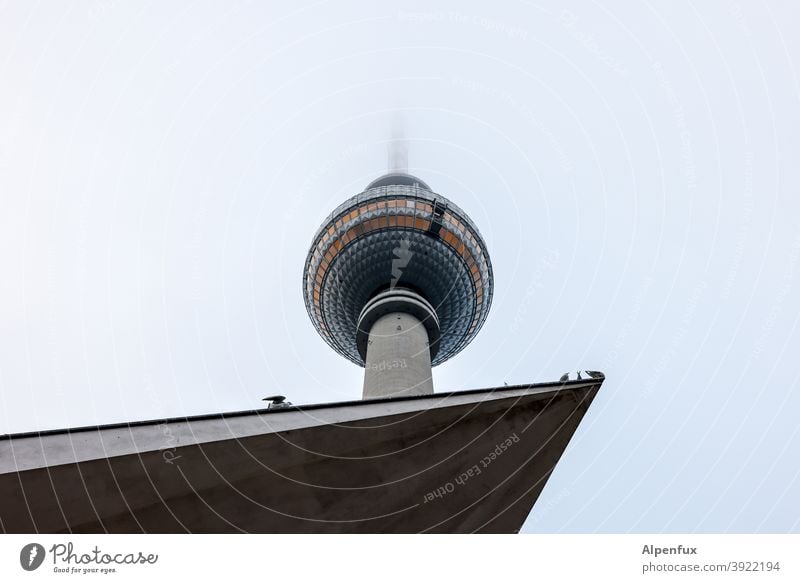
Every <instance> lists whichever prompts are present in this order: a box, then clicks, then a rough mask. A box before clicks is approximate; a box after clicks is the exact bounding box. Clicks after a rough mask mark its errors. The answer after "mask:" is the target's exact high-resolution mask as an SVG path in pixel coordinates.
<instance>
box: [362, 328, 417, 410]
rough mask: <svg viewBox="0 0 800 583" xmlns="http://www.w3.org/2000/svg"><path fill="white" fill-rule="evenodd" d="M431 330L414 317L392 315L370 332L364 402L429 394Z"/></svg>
mask: <svg viewBox="0 0 800 583" xmlns="http://www.w3.org/2000/svg"><path fill="white" fill-rule="evenodd" d="M432 393H433V380H432V378H431V353H430V346H429V339H428V331H427V330H426V329H425V326H424V325H423V324H422V322H421V321H420V320H419V318H417V317H416V316H414V315H413V314H407V313H404V312H389V313H388V314H385V315H384V316H381V317H380V318H378V319H377V320H376V321H375V323H374V324H373V325H372V328H370V331H369V340H368V345H367V358H366V363H365V364H364V394H363V398H364V399H376V398H380V397H400V396H408V395H430V394H432Z"/></svg>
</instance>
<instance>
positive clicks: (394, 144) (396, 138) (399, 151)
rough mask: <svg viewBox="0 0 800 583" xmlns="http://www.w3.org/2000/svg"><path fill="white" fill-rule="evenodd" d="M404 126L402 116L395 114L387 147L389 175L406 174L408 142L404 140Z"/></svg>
mask: <svg viewBox="0 0 800 583" xmlns="http://www.w3.org/2000/svg"><path fill="white" fill-rule="evenodd" d="M404 126H405V124H404V123H403V116H402V115H401V114H399V113H395V115H394V118H393V119H392V137H391V139H390V140H389V147H388V150H389V173H390V174H397V173H401V174H408V140H406V139H405V132H404V131H403V130H404Z"/></svg>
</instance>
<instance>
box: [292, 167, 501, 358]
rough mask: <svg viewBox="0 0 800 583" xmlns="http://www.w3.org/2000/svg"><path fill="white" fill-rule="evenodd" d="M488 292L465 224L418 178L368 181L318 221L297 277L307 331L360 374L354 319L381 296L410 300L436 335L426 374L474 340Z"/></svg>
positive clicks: (482, 258) (477, 248)
mask: <svg viewBox="0 0 800 583" xmlns="http://www.w3.org/2000/svg"><path fill="white" fill-rule="evenodd" d="M492 287H493V276H492V264H491V261H490V259H489V253H488V251H487V249H486V243H485V242H484V240H483V238H482V237H481V235H480V233H479V232H478V228H477V227H476V226H475V224H474V223H473V222H472V221H471V220H470V218H469V217H468V216H467V214H466V213H465V212H464V211H462V210H461V209H460V208H458V206H456V205H455V204H453V203H452V202H451V201H449V200H448V199H447V198H445V197H444V196H442V195H441V194H437V193H434V192H433V191H432V190H431V189H430V187H429V186H428V185H427V184H425V183H424V182H423V181H422V180H420V179H419V178H416V177H414V176H412V175H410V174H404V173H392V174H387V175H384V176H382V177H380V178H378V179H377V180H374V181H373V182H371V183H370V184H369V185H367V188H366V189H365V190H364V192H361V193H359V194H357V195H355V196H353V197H351V198H349V199H348V200H346V201H345V202H344V203H342V204H341V205H339V206H338V207H337V208H336V209H335V210H334V211H333V212H332V213H331V214H330V215H329V216H328V218H327V219H325V221H324V222H323V223H322V226H320V228H319V230H318V231H317V233H316V234H315V235H314V239H313V241H312V243H311V248H310V250H309V252H308V257H307V258H306V264H305V271H304V275H303V298H304V300H305V305H306V309H307V310H308V315H309V316H310V318H311V321H312V322H313V324H314V327H315V328H316V329H317V331H318V332H319V333H320V335H321V336H322V337H323V338H324V339H325V341H326V342H327V343H328V344H330V345H331V347H333V349H334V350H336V351H337V352H338V353H339V354H341V355H342V356H344V357H345V358H347V359H349V360H351V361H352V362H354V363H356V364H358V365H360V366H364V365H365V346H364V343H365V342H366V335H365V334H364V333H365V332H366V333H368V332H369V330H361V331H359V319H360V318H361V317H362V316H363V314H362V312H363V311H365V307H367V305H368V304H369V307H368V310H372V309H373V307H374V306H375V305H376V303H378V304H379V303H380V301H381V300H382V298H384V297H385V296H386V295H387V294H386V292H387V291H390V290H397V292H398V294H402V293H407V292H406V291H405V290H407V291H408V292H411V294H412V295H413V296H414V297H415V298H417V300H415V301H416V302H417V304H419V310H420V313H423V312H424V313H426V314H429V316H428V317H422V316H420V321H422V323H423V324H425V326H426V328H429V329H430V330H433V331H434V332H437V334H435V335H434V336H430V353H431V354H430V357H431V365H433V366H435V365H437V364H441V363H442V362H444V361H445V360H447V359H448V358H450V357H452V356H454V355H455V354H457V353H458V352H459V351H461V349H463V348H464V347H465V346H466V345H467V344H469V343H470V342H471V341H472V339H473V338H474V337H475V334H477V333H478V330H479V329H480V327H481V326H482V325H483V322H484V320H485V319H486V316H487V314H488V313H489V307H490V306H491V303H492ZM398 294H390V295H393V296H396V295H398ZM379 296H380V297H379ZM420 296H421V297H420ZM430 308H433V312H434V313H432V314H431V313H430V310H429V309H430ZM433 320H438V322H433ZM362 327H363V323H362Z"/></svg>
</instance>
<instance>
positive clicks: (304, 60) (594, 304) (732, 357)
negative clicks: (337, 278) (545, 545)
mask: <svg viewBox="0 0 800 583" xmlns="http://www.w3.org/2000/svg"><path fill="white" fill-rule="evenodd" d="M378 4H379V3H371V2H338V3H335V4H334V3H331V2H317V3H308V2H285V3H281V4H277V3H273V4H271V5H264V6H262V5H261V3H256V2H253V3H250V2H238V3H237V2H217V3H205V4H202V5H199V6H196V7H193V8H190V6H189V4H188V3H182V4H179V3H162V2H157V3H156V2H151V3H149V4H144V3H133V2H131V3H129V2H115V1H103V0H94V1H91V2H86V3H74V4H69V5H67V4H62V3H59V2H46V3H40V4H38V5H35V4H34V3H31V2H22V1H19V2H10V3H5V4H3V5H2V6H1V7H0V326H2V334H0V397H1V398H0V433H6V432H20V431H30V430H36V429H47V428H56V427H70V426H80V425H89V424H98V423H111V422H118V421H126V420H138V419H148V418H158V417H165V416H177V415H191V414H200V413H207V412H218V411H232V410H240V409H250V408H257V407H261V406H263V403H262V402H261V401H260V399H261V397H263V396H265V395H269V394H273V393H282V394H285V395H287V396H288V398H289V400H291V401H293V402H294V403H295V404H302V403H313V402H328V401H337V400H345V399H358V398H360V395H361V382H362V374H363V370H362V369H360V368H358V367H356V366H355V365H352V364H350V363H349V362H347V361H346V360H344V359H343V358H341V357H340V356H338V355H337V354H335V353H334V352H333V351H332V350H331V349H330V348H329V347H328V346H327V345H326V344H325V343H324V342H323V340H322V339H321V338H320V337H319V336H318V335H317V333H316V332H315V331H314V329H313V328H312V326H311V323H310V321H309V320H308V317H307V315H306V312H305V308H304V306H303V301H302V294H301V283H300V282H301V274H302V268H303V261H304V258H305V255H306V252H307V250H308V245H309V244H310V241H311V237H312V235H313V233H314V231H315V230H316V228H317V227H318V226H319V223H320V222H321V221H322V219H323V218H324V217H325V216H326V215H327V214H328V213H329V212H330V210H332V209H333V208H334V207H335V206H336V205H337V204H338V203H339V202H341V201H342V200H343V199H344V198H346V197H348V196H350V195H352V194H355V193H356V192H358V191H359V190H361V189H362V188H363V187H364V186H365V185H366V184H367V182H368V181H370V180H371V179H373V178H375V177H377V176H378V175H379V174H381V173H383V172H384V171H385V169H386V141H387V139H388V138H389V135H390V129H391V120H392V115H393V112H395V111H401V112H403V117H404V118H405V124H406V130H405V131H406V134H407V136H408V138H409V140H410V165H411V171H412V172H414V173H416V174H417V175H419V177H420V178H422V179H424V180H425V181H427V182H428V183H429V184H430V185H431V186H432V187H433V189H434V190H436V191H439V192H442V193H443V194H445V195H447V196H448V197H449V198H451V199H452V200H453V201H454V202H456V203H457V204H458V205H460V206H461V207H462V208H463V209H464V210H465V211H467V212H468V213H469V214H470V216H471V217H472V218H473V220H474V221H475V222H476V224H477V225H478V226H479V228H480V229H481V231H482V233H483V235H484V237H485V239H486V241H487V243H488V246H489V251H490V253H491V257H492V261H493V265H494V270H495V286H496V292H495V299H494V304H493V306H492V311H491V313H490V315H489V318H488V320H487V322H486V324H485V326H484V328H483V330H482V331H481V333H480V334H479V335H478V336H477V338H476V339H475V341H474V342H473V343H472V344H471V345H470V346H469V347H468V348H467V349H465V350H464V351H463V352H462V353H461V354H460V355H459V356H457V357H455V358H453V359H452V360H450V361H449V362H447V363H446V364H444V365H442V366H440V367H438V368H436V369H435V370H434V382H435V385H436V389H437V390H438V391H449V390H460V389H467V388H477V387H490V386H497V385H502V384H503V382H508V383H509V384H516V383H526V382H534V381H546V380H555V379H557V378H558V377H559V376H560V375H561V374H562V373H563V372H564V371H566V370H573V371H574V370H576V369H578V368H580V369H599V370H603V371H605V373H606V375H607V377H608V378H607V381H606V383H605V384H604V387H603V390H602V391H601V392H600V394H599V395H598V397H597V399H596V400H595V402H594V404H593V405H592V408H591V409H590V411H589V413H588V415H587V416H586V418H585V419H584V422H583V424H582V425H581V427H580V429H579V430H578V432H577V434H576V435H575V437H574V439H573V441H572V442H571V444H570V447H569V448H568V450H567V452H566V453H565V455H564V457H563V458H562V461H561V462H560V464H559V465H558V467H557V469H556V471H555V472H554V474H553V476H552V478H551V480H550V482H549V484H548V486H547V487H546V489H545V491H544V493H543V494H542V496H541V497H540V499H539V501H538V503H537V505H536V506H535V509H534V511H533V513H532V514H531V516H530V518H529V519H528V522H527V524H526V528H525V530H526V531H529V532H595V531H601V532H607V531H611V532H628V531H634V532H661V531H690V532H691V531H697V532H786V531H795V532H796V531H798V530H800V523H799V522H798V520H800V475H799V472H800V463H798V453H797V452H798V449H800V433H798V431H800V430H799V429H798V428H799V427H800V424H798V412H800V390H799V389H800V387H799V386H798V377H799V372H800V371H798V360H797V357H798V354H799V353H800V331H798V329H797V323H798V308H800V299H799V298H800V261H799V259H800V230H798V228H797V224H798V217H800V202H798V197H799V196H800V189H799V188H798V186H800V164H798V161H800V107H799V106H800V99H798V98H799V97H800V83H799V81H798V72H797V62H798V56H800V38H799V37H798V36H797V34H796V28H797V22H798V16H800V15H798V9H797V7H796V6H795V5H793V3H792V2H789V1H785V2H769V3H766V2H764V3H744V2H743V3H741V4H738V3H735V2H727V1H717V2H704V3H699V2H698V3H686V2H678V3H676V4H674V5H673V3H669V6H667V5H664V3H658V4H656V3H650V5H648V4H647V3H644V4H641V5H640V4H638V3H629V2H615V3H608V4H606V7H601V6H600V5H597V4H595V3H581V4H577V5H575V6H573V7H571V8H570V9H569V12H563V11H562V8H561V7H560V3H557V2H551V3H548V4H538V3H528V2H521V1H512V2H509V3H508V4H504V5H503V7H502V8H497V7H495V8H494V9H493V8H491V7H490V4H488V3H485V2H481V3H479V2H474V3H469V4H467V3H464V2H452V3H443V2H441V3H437V5H436V8H433V9H432V8H431V7H430V6H429V3H425V2H403V3H402V6H403V7H402V8H396V6H397V4H394V5H389V4H388V3H385V5H384V4H382V5H378Z"/></svg>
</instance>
